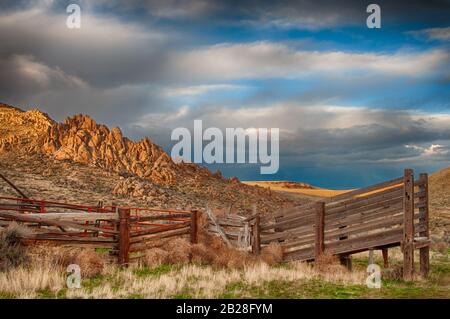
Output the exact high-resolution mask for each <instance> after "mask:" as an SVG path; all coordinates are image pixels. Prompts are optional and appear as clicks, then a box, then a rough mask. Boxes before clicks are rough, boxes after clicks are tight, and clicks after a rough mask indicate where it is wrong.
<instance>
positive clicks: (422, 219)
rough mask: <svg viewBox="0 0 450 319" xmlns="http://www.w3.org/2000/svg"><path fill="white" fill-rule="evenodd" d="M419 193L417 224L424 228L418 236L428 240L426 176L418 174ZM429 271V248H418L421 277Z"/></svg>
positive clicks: (425, 275)
mask: <svg viewBox="0 0 450 319" xmlns="http://www.w3.org/2000/svg"><path fill="white" fill-rule="evenodd" d="M419 180H420V187H419V188H420V191H421V193H423V194H424V195H421V197H420V198H419V203H420V204H421V205H420V208H419V224H420V225H421V227H422V226H425V229H424V230H422V231H421V232H420V233H419V235H420V236H421V237H426V238H430V230H429V219H428V218H429V203H428V201H429V199H428V174H425V173H424V174H420V178H419ZM429 269H430V247H429V246H426V247H422V248H420V273H421V275H422V276H423V277H425V278H426V277H427V276H428V272H429Z"/></svg>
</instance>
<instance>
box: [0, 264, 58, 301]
mask: <svg viewBox="0 0 450 319" xmlns="http://www.w3.org/2000/svg"><path fill="white" fill-rule="evenodd" d="M64 285H65V279H64V274H63V273H62V272H61V271H60V269H57V268H56V269H55V268H54V267H52V266H51V265H48V264H43V265H40V266H38V265H34V266H31V267H22V266H21V267H17V268H12V269H10V270H8V271H7V272H3V273H0V292H1V293H2V294H4V295H11V296H14V297H15V298H35V297H36V296H37V294H38V293H39V291H42V290H49V291H52V292H55V293H56V292H57V291H59V290H61V289H63V288H64V287H65V286H64Z"/></svg>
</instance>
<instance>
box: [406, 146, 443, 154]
mask: <svg viewBox="0 0 450 319" xmlns="http://www.w3.org/2000/svg"><path fill="white" fill-rule="evenodd" d="M405 147H406V148H410V149H413V150H415V151H418V152H420V155H423V156H433V155H445V154H448V152H449V150H448V149H446V148H445V147H444V146H443V145H440V144H431V145H429V146H428V147H427V146H419V145H414V144H407V145H405Z"/></svg>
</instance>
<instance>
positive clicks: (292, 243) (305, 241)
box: [283, 233, 316, 248]
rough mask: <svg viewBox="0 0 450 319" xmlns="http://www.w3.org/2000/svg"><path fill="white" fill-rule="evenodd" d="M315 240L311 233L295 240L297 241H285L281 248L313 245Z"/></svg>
mask: <svg viewBox="0 0 450 319" xmlns="http://www.w3.org/2000/svg"><path fill="white" fill-rule="evenodd" d="M315 239H316V234H314V233H312V234H310V235H307V236H304V237H301V238H300V239H297V240H292V241H286V242H284V243H283V247H286V248H293V247H299V246H304V245H309V244H314V243H315Z"/></svg>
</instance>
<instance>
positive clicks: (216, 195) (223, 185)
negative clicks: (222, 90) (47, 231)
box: [0, 104, 302, 213]
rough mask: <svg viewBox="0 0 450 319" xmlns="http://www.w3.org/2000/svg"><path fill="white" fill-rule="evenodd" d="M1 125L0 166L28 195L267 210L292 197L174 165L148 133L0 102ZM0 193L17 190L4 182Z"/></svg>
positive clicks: (193, 166)
mask: <svg viewBox="0 0 450 319" xmlns="http://www.w3.org/2000/svg"><path fill="white" fill-rule="evenodd" d="M0 128H1V129H0V159H1V164H0V171H1V172H2V173H3V174H4V175H6V176H7V177H9V178H10V179H11V180H13V181H14V182H15V183H17V185H19V186H20V187H22V188H23V189H24V190H25V191H27V192H28V193H29V195H30V196H33V197H37V198H47V199H58V200H67V201H68V200H72V201H76V202H81V203H88V202H95V203H96V202H97V201H112V200H114V201H121V202H127V203H129V204H140V205H149V206H158V207H173V208H183V207H184V208H186V207H197V208H204V207H205V205H207V204H209V205H213V206H216V207H224V208H228V207H230V206H232V207H233V209H234V210H235V211H238V212H240V213H248V212H251V211H252V207H253V205H256V206H257V207H258V209H259V210H260V211H262V212H267V211H272V210H275V209H278V208H279V207H281V206H289V205H292V204H293V203H294V201H293V200H292V199H288V198H286V197H285V196H283V195H282V194H278V193H274V192H271V191H270V190H268V189H266V188H262V187H254V186H249V185H245V184H243V183H240V182H239V181H238V180H237V179H236V178H229V179H227V178H224V177H223V176H222V175H221V174H220V172H216V173H212V172H210V171H209V170H208V169H206V168H204V167H201V166H199V165H196V164H188V163H174V162H173V161H172V159H171V158H170V156H169V155H168V154H167V153H166V152H164V150H163V149H162V148H161V147H160V146H158V145H156V144H154V143H152V142H151V140H150V139H149V138H144V139H142V140H141V141H138V142H134V141H132V140H130V139H128V138H126V137H124V136H123V135H122V132H121V130H120V129H119V128H113V129H111V130H110V129H109V128H108V127H106V126H105V125H101V124H97V123H96V122H95V121H94V120H93V119H92V118H90V117H89V116H87V115H75V116H72V117H69V118H67V119H66V120H65V121H64V123H58V122H56V121H54V120H52V119H51V118H50V117H49V116H48V115H47V114H45V113H42V112H40V111H39V110H31V111H27V112H25V111H22V110H20V109H18V108H15V107H11V106H9V105H6V104H0ZM1 194H3V195H6V194H8V195H13V194H14V192H12V191H11V189H10V187H8V186H7V185H6V184H4V183H2V184H0V195H1ZM299 201H300V202H301V201H302V200H300V199H299V200H297V202H299Z"/></svg>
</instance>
